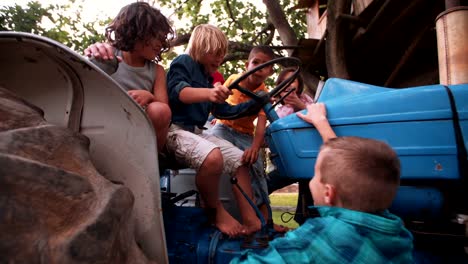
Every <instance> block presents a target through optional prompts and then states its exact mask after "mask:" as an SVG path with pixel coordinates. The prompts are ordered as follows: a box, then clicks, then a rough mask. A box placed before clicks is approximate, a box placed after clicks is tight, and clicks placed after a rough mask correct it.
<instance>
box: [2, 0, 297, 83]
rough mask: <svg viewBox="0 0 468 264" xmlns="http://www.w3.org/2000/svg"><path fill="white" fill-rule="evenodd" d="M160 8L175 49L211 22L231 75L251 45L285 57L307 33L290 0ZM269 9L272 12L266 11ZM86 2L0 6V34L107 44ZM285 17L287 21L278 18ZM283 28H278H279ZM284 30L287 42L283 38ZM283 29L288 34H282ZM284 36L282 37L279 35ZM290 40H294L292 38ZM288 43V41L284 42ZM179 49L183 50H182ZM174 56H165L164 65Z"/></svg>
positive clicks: (212, 1) (176, 3)
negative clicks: (87, 14)
mask: <svg viewBox="0 0 468 264" xmlns="http://www.w3.org/2000/svg"><path fill="white" fill-rule="evenodd" d="M148 2H150V4H153V5H156V3H157V4H158V5H159V6H160V8H161V9H169V10H174V13H173V14H172V15H171V16H170V17H169V19H170V20H172V21H174V26H175V30H176V33H177V38H176V39H175V40H174V41H173V44H174V45H175V46H184V45H186V44H187V42H188V39H189V37H190V33H191V31H192V30H193V28H194V27H195V26H196V25H199V24H202V23H210V24H213V25H216V26H218V27H219V28H220V29H221V30H223V32H225V34H226V36H227V37H228V39H229V41H230V45H229V53H228V55H227V56H226V58H225V62H224V63H223V65H222V67H221V69H220V71H221V72H223V74H224V75H225V76H226V77H227V76H229V75H230V74H233V73H238V72H240V71H242V70H245V60H246V59H247V57H248V53H249V52H250V49H251V48H252V47H253V46H256V45H268V46H272V47H274V48H275V49H274V50H275V52H276V54H277V55H278V56H284V55H286V52H285V51H284V50H283V49H282V48H281V46H283V45H295V44H297V40H298V38H301V37H304V36H305V32H306V20H305V14H304V12H302V11H301V10H297V9H295V8H294V5H295V4H296V1H290V0H263V3H261V2H259V1H247V0H159V1H148ZM268 8H270V10H267V9H268ZM82 10H83V7H82V0H70V1H69V2H68V3H67V4H65V5H48V6H42V5H41V4H40V3H39V2H38V1H31V2H29V3H28V4H27V6H26V7H22V6H20V5H18V4H15V5H14V6H4V7H0V30H14V31H22V32H29V33H34V34H38V35H42V36H46V37H49V38H52V39H54V40H57V41H59V42H61V43H63V44H65V45H67V46H69V47H70V48H72V49H74V50H76V51H77V52H80V53H81V52H82V51H83V49H84V48H86V47H87V46H89V45H90V44H92V43H94V42H97V41H103V33H104V32H103V30H102V29H103V28H104V25H106V24H107V23H109V21H110V18H107V19H104V20H97V21H93V22H84V21H83V19H82V17H81V13H82ZM278 14H279V17H281V16H283V17H285V19H283V20H281V19H278V18H277V17H278ZM278 28H280V30H278ZM284 28H286V30H287V31H288V30H289V32H288V33H283V35H289V36H288V38H285V37H284V36H283V37H282V36H280V33H281V29H284ZM283 31H284V30H283ZM279 32H280V33H279ZM291 36H292V37H291ZM285 42H286V43H285ZM177 50H183V48H179V49H177ZM177 55H178V54H176V52H175V51H174V50H173V51H172V52H169V53H166V54H165V56H164V58H165V61H164V62H163V63H165V64H166V65H168V62H170V61H171V60H172V59H173V58H174V57H175V56H177Z"/></svg>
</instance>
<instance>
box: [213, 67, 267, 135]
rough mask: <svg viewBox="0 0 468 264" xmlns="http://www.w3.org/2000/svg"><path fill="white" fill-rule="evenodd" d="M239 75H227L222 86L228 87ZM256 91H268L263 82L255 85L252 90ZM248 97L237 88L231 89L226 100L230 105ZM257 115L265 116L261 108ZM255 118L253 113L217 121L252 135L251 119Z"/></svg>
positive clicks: (252, 125) (253, 127)
mask: <svg viewBox="0 0 468 264" xmlns="http://www.w3.org/2000/svg"><path fill="white" fill-rule="evenodd" d="M240 76H241V74H233V75H231V76H229V78H228V79H227V80H226V82H224V86H226V87H228V86H229V85H230V84H231V83H233V82H234V81H235V80H236V79H237V78H239V77H240ZM241 86H242V85H241ZM257 91H265V92H268V89H267V88H266V86H265V84H264V83H262V84H261V85H260V86H259V87H257V88H256V89H255V90H253V91H252V92H254V93H255V92H257ZM249 99H250V97H249V96H247V95H245V94H243V93H241V92H239V90H237V89H233V90H232V95H230V96H229V97H228V99H227V100H226V102H228V103H229V104H231V105H238V104H240V103H243V102H245V101H248V100H249ZM258 116H265V112H263V110H261V111H260V112H259V113H258ZM256 118H257V116H255V115H253V116H246V117H242V118H239V119H235V120H218V121H217V122H218V123H221V124H223V125H226V126H228V127H230V128H232V129H234V130H236V131H237V132H240V133H244V134H249V135H253V133H254V130H255V126H254V124H253V121H254V120H255V119H256Z"/></svg>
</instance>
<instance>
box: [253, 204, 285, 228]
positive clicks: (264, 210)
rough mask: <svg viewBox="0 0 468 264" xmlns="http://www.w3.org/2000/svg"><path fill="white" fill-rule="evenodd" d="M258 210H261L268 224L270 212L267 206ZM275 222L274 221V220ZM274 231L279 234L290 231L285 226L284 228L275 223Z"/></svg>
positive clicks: (263, 205)
mask: <svg viewBox="0 0 468 264" xmlns="http://www.w3.org/2000/svg"><path fill="white" fill-rule="evenodd" d="M258 209H260V212H261V213H262V215H263V218H264V219H265V221H266V222H268V220H269V212H268V207H267V205H266V204H262V205H260V206H259V207H258ZM272 221H273V220H272ZM273 229H274V230H275V231H276V232H279V233H284V232H286V231H288V230H289V229H288V228H287V227H285V226H282V225H278V224H276V223H273Z"/></svg>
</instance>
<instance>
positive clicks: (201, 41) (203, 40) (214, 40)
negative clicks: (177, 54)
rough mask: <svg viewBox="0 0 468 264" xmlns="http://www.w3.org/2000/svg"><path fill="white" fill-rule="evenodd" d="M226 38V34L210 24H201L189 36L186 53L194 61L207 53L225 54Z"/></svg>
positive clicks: (226, 47)
mask: <svg viewBox="0 0 468 264" xmlns="http://www.w3.org/2000/svg"><path fill="white" fill-rule="evenodd" d="M227 49H228V40H227V38H226V35H224V33H223V32H222V31H221V30H220V29H219V28H217V27H215V26H213V25H210V24H201V25H198V26H196V27H195V29H194V30H193V32H192V35H191V36H190V40H189V43H188V46H187V53H188V54H189V55H190V57H192V58H193V59H194V60H195V61H200V59H201V58H202V57H203V56H205V55H206V54H208V53H213V54H215V55H223V56H224V55H226V53H227Z"/></svg>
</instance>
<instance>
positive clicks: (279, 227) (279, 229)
mask: <svg viewBox="0 0 468 264" xmlns="http://www.w3.org/2000/svg"><path fill="white" fill-rule="evenodd" d="M273 229H274V230H275V231H276V232H278V233H286V232H288V231H289V228H287V227H285V226H282V225H278V224H273Z"/></svg>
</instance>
